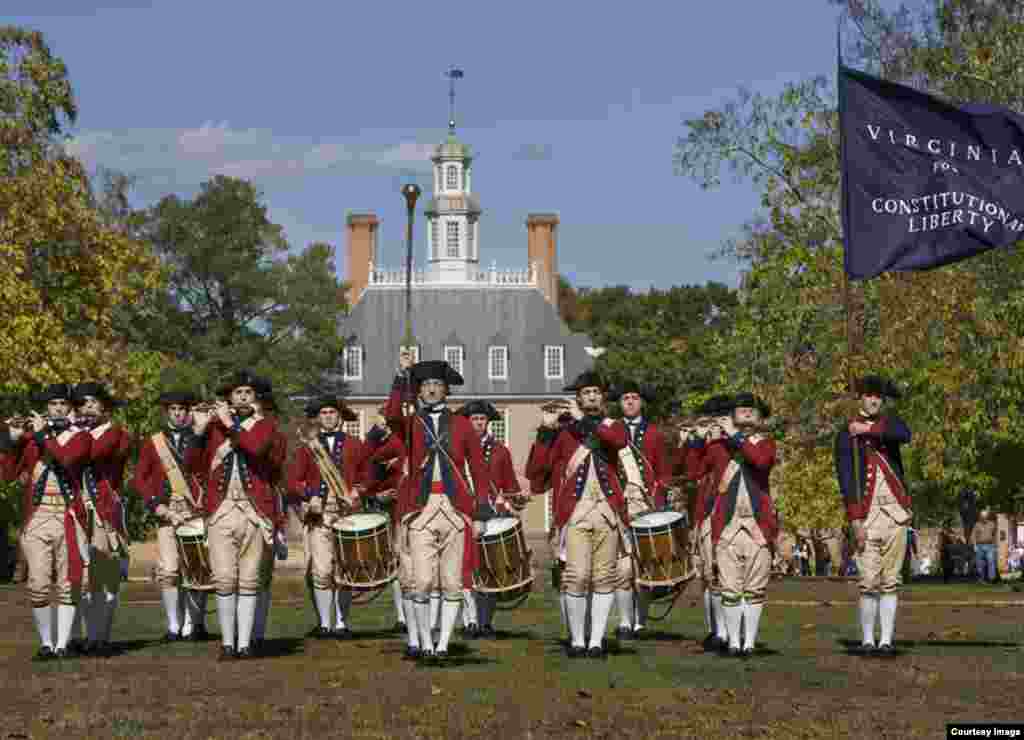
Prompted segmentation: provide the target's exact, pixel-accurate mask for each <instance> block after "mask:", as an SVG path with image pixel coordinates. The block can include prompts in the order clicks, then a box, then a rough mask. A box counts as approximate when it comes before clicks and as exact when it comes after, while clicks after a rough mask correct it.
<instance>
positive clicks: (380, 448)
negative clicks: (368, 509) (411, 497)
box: [359, 434, 406, 508]
mask: <svg viewBox="0 0 1024 740" xmlns="http://www.w3.org/2000/svg"><path fill="white" fill-rule="evenodd" d="M405 458H406V454H405V445H404V444H403V443H402V438H401V437H399V436H398V435H397V434H389V435H388V437H387V439H383V440H374V439H369V438H367V440H366V441H365V442H363V461H362V464H361V466H360V471H359V478H360V480H362V482H363V487H364V488H363V490H364V495H366V496H376V495H377V494H379V493H385V492H387V491H395V492H397V491H398V488H399V485H400V484H401V482H402V477H403V475H404V471H403V466H404V465H405ZM378 466H384V467H383V468H380V467H378ZM392 508H394V507H392Z"/></svg>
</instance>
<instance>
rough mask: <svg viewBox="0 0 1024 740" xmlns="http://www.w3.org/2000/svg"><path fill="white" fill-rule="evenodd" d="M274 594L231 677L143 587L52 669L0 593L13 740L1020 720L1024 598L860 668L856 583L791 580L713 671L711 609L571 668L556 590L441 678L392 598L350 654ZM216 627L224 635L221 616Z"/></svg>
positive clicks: (896, 729) (924, 630)
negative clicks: (754, 633)
mask: <svg viewBox="0 0 1024 740" xmlns="http://www.w3.org/2000/svg"><path fill="white" fill-rule="evenodd" d="M274 589H275V605H274V607H273V609H272V611H271V617H270V628H269V630H268V638H269V640H270V644H269V646H270V648H271V651H272V652H273V655H272V656H269V657H265V658H261V659H258V660H252V661H235V662H230V663H218V662H216V660H215V656H216V653H217V645H218V642H217V640H216V639H215V640H214V641H212V642H209V643H205V644H195V643H180V644H173V645H161V644H158V643H157V642H156V640H158V639H159V637H160V636H161V635H162V633H163V625H164V622H163V614H162V609H161V607H160V606H159V604H158V603H157V599H158V592H157V590H156V588H155V587H153V586H152V585H149V584H134V583H133V584H129V586H128V587H127V589H126V592H125V594H124V597H123V598H124V602H125V603H124V604H123V605H122V607H121V609H120V611H119V613H118V620H117V623H116V625H115V638H116V639H117V640H118V641H119V643H120V647H121V648H122V650H123V652H122V654H120V655H118V656H116V657H114V658H112V659H110V660H96V659H82V660H72V661H66V662H64V663H59V664H57V663H48V664H42V665H40V664H34V663H31V662H30V660H29V659H30V658H31V655H32V653H33V652H34V651H35V649H36V644H35V642H36V641H35V636H34V630H33V627H32V623H31V618H30V614H29V610H28V608H27V606H26V605H25V604H24V597H23V593H22V592H20V591H17V590H14V589H13V588H11V587H3V588H0V616H2V618H3V620H4V624H5V627H6V629H5V630H4V631H3V633H2V634H0V659H2V660H3V663H4V672H3V674H2V675H3V683H2V685H0V689H2V691H3V695H4V697H5V705H6V711H4V712H3V713H0V737H12V736H13V737H18V736H22V737H25V736H31V737H48V736H52V737H58V736H59V737H69V736H95V737H110V736H121V737H129V736H132V737H143V736H151V737H170V736H173V737H313V736H323V735H324V734H326V735H328V736H332V737H438V738H442V737H445V738H450V737H489V738H493V739H497V738H505V737H531V738H546V737H565V736H580V737H605V736H607V737H616V738H619V737H658V736H663V737H688V736H693V737H708V736H713V737H719V736H722V735H723V733H726V734H728V735H735V734H741V735H748V736H762V737H779V738H788V737H852V736H855V735H857V736H860V735H870V736H874V737H915V736H918V737H939V736H940V735H939V733H940V732H941V733H943V736H944V731H945V724H946V723H947V722H951V721H956V720H960V721H964V720H975V721H1013V720H1015V719H1018V718H1019V717H1020V716H1021V714H1022V713H1021V711H1020V709H1019V706H1020V702H1019V701H1018V699H1017V697H1018V695H1019V691H1020V688H1019V687H1021V686H1022V685H1024V684H1022V683H1021V681H1022V678H1024V670H1022V669H1024V662H1022V656H1024V654H1022V651H1021V647H1020V646H1021V645H1022V643H1024V619H1022V618H1024V594H1022V593H1019V592H1015V591H1013V590H1012V588H1011V587H1010V586H980V585H974V584H949V585H944V584H941V583H928V584H915V585H913V586H912V587H911V588H909V589H908V591H907V593H906V594H905V598H904V600H903V606H902V607H901V609H900V612H899V614H898V617H897V629H896V638H897V648H898V649H899V650H900V651H901V655H899V656H898V657H896V658H892V659H877V658H873V659H872V658H869V659H864V658H857V657H851V656H849V655H848V654H847V647H848V645H849V644H850V642H851V641H856V640H858V639H859V628H858V626H857V624H856V614H855V606H854V605H853V601H854V600H855V599H856V596H857V594H856V590H855V585H853V584H850V583H846V582H836V581H819V580H814V579H808V580H801V579H794V580H784V581H775V582H773V583H772V586H771V588H770V591H769V603H768V606H767V607H766V609H765V612H764V617H763V618H762V622H761V634H760V636H759V644H760V647H761V651H760V652H759V654H758V655H757V656H755V657H754V658H752V659H750V660H746V661H743V660H735V659H728V658H722V657H718V656H716V655H708V654H705V653H703V651H702V650H701V648H700V645H699V642H700V640H701V639H702V638H703V637H704V624H703V615H702V613H701V612H700V610H699V608H698V607H697V602H696V593H695V592H690V593H687V594H686V595H684V597H683V598H682V599H680V600H679V602H678V603H677V604H676V607H675V609H674V610H673V611H672V613H671V615H670V616H669V618H668V619H667V620H665V621H663V622H659V623H653V624H652V625H651V627H652V633H653V634H652V635H651V637H652V639H649V640H645V641H640V642H629V643H626V644H624V645H621V646H620V645H618V644H617V643H616V642H615V641H614V640H611V641H610V643H609V644H610V645H611V647H612V648H613V654H612V655H610V656H609V657H608V658H607V659H606V660H603V661H594V660H587V659H583V660H577V659H573V660H570V659H568V658H566V657H565V654H564V648H563V645H562V643H561V637H562V628H561V624H560V618H559V612H558V608H557V602H556V601H555V595H554V594H553V593H551V592H549V591H542V592H538V593H534V594H533V595H532V596H531V597H530V599H529V601H528V602H527V603H526V604H525V605H523V606H522V607H521V608H519V609H517V610H515V611H512V612H502V613H499V614H498V615H497V617H496V619H495V627H496V628H497V629H498V631H499V636H500V637H501V638H502V639H499V640H496V641H486V642H481V641H473V642H465V643H463V642H460V641H458V640H456V642H455V644H454V645H453V649H452V654H453V659H452V660H451V661H450V665H446V666H444V667H440V668H438V667H428V666H422V665H418V664H414V663H409V662H407V661H403V660H402V648H403V646H404V641H403V639H402V638H401V636H398V635H392V634H390V633H389V632H388V630H389V628H390V627H391V625H392V624H393V622H394V614H393V611H392V607H391V600H390V595H389V594H385V595H384V596H382V597H381V598H380V599H378V600H377V601H376V602H374V603H373V604H371V605H369V606H365V607H360V608H358V609H357V610H355V612H354V615H353V619H352V628H353V629H354V630H355V631H356V633H357V634H356V639H354V640H352V641H347V642H335V641H313V640H306V639H304V635H305V633H306V632H307V631H308V629H309V628H310V627H311V626H312V624H313V616H312V610H311V608H310V607H309V605H308V604H307V603H306V601H305V599H304V593H303V584H302V583H301V581H299V580H297V579H288V578H279V579H278V580H277V581H276V582H275V586H274ZM772 599H775V601H776V602H784V603H799V604H811V605H801V606H789V605H784V604H783V603H775V604H773V603H772ZM843 602H849V603H843ZM949 602H956V603H957V604H958V605H953V606H950V605H945V604H947V603H949ZM987 602H991V603H996V602H1000V603H1005V602H1015V603H1014V605H1011V606H986V605H984V604H985V603H987ZM934 604H943V605H939V606H936V605H934ZM211 605H212V602H211ZM654 611H655V613H657V612H658V611H660V610H659V609H658V607H657V606H656V607H655V609H654ZM615 624H617V618H616V617H615V616H614V615H613V618H612V623H611V624H610V627H614V626H615ZM208 625H209V627H210V629H211V631H212V632H214V633H216V632H219V629H218V627H217V619H216V612H215V610H213V609H212V607H211V613H210V615H209V617H208ZM40 707H45V709H44V710H40Z"/></svg>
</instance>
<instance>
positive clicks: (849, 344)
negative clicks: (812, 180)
mask: <svg viewBox="0 0 1024 740" xmlns="http://www.w3.org/2000/svg"><path fill="white" fill-rule="evenodd" d="M842 34H843V16H842V14H841V13H840V14H839V17H838V18H836V91H837V93H838V96H839V168H840V173H839V182H840V188H841V190H842V193H841V197H842V198H844V199H845V198H846V197H847V182H846V172H845V170H844V168H843V165H844V157H843V153H844V151H845V150H844V145H845V142H846V139H845V137H844V136H843V112H844V103H845V100H844V98H845V96H844V95H843V82H842V66H843V36H842ZM843 210H845V209H843V207H842V203H840V219H839V221H840V226H839V231H840V235H841V236H840V243H841V244H842V246H843V315H844V316H845V318H846V382H847V389H848V390H849V391H852V390H853V355H854V347H853V331H852V327H853V311H852V310H851V308H850V303H851V300H850V277H849V274H848V271H847V260H846V243H845V241H844V240H843V237H844V236H846V234H845V230H844V228H843V227H844V225H845V224H843V223H842V221H843V219H842V217H841V216H842V211H843Z"/></svg>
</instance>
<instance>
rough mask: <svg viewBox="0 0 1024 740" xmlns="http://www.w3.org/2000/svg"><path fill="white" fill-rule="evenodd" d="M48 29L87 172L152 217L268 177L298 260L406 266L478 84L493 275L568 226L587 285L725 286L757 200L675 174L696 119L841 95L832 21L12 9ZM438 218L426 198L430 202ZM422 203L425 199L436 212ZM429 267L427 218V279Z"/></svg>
mask: <svg viewBox="0 0 1024 740" xmlns="http://www.w3.org/2000/svg"><path fill="white" fill-rule="evenodd" d="M4 9H5V11H6V12H5V22H10V23H14V24H16V25H26V26H30V27H33V28H36V29H39V30H41V31H42V32H43V33H44V34H45V36H46V38H47V40H48V42H49V43H50V46H51V48H52V49H53V50H54V52H55V53H56V54H57V55H58V56H60V57H62V58H63V59H64V61H65V62H66V63H67V65H68V68H69V71H70V75H71V80H72V83H73V85H74V89H75V92H76V96H77V100H78V103H79V108H80V116H79V119H78V123H77V125H76V127H75V130H74V133H75V137H76V138H75V141H74V144H73V148H74V151H76V152H77V153H78V154H79V155H80V156H82V157H83V158H84V159H85V160H86V161H87V162H88V163H89V164H90V165H96V164H103V165H106V166H109V167H113V168H116V169H120V170H123V171H126V172H129V173H134V174H135V175H137V176H138V178H139V187H138V189H137V193H136V196H137V197H136V201H137V205H142V204H147V203H151V202H154V201H155V200H157V199H158V198H160V197H161V196H162V195H165V194H167V193H171V192H173V193H178V194H180V195H182V196H186V197H188V196H191V195H192V194H194V193H195V192H196V190H197V189H198V186H199V183H201V182H203V181H204V180H206V179H208V178H210V177H212V176H213V175H215V174H217V173H223V174H232V175H236V176H241V177H247V178H249V179H252V180H254V181H255V182H256V183H257V184H258V185H259V186H260V187H261V188H262V190H263V192H264V194H265V200H266V202H267V204H268V206H269V211H270V216H271V218H272V219H273V220H274V221H276V222H277V223H280V224H282V225H283V226H284V227H285V230H286V235H287V237H288V239H289V241H290V242H291V244H292V245H293V246H294V247H296V248H299V247H303V246H305V245H306V244H307V243H309V242H311V241H314V240H323V241H328V242H331V243H333V244H335V245H336V246H337V247H338V248H339V250H338V251H339V255H340V265H339V269H340V271H341V274H342V275H344V274H345V270H346V266H345V264H344V244H345V238H344V228H345V216H346V214H347V213H348V212H350V211H352V212H366V211H372V212H374V213H376V214H377V216H378V218H379V219H381V227H380V228H381V232H380V244H381V248H382V261H383V262H384V263H386V264H387V265H389V266H395V267H397V266H399V264H400V260H401V259H402V254H403V253H404V246H403V240H404V236H405V206H404V201H403V200H402V197H401V195H400V193H399V192H398V189H399V187H400V185H401V183H402V177H403V172H408V171H419V172H424V173H426V172H429V168H430V163H429V160H428V157H429V153H430V150H431V149H432V147H433V146H434V145H435V144H436V143H437V142H439V141H441V140H442V139H443V138H444V136H445V134H446V126H447V118H448V95H447V93H448V88H447V80H446V78H445V76H444V73H445V71H446V70H447V69H448V68H449V67H450V66H451V65H456V66H458V67H460V68H462V69H463V70H465V75H466V76H465V79H463V80H461V81H460V82H459V88H458V100H457V109H458V110H457V118H458V120H459V127H458V133H459V136H460V138H462V140H463V141H465V142H466V143H468V144H469V145H470V146H472V147H473V148H474V150H475V152H476V153H477V155H478V156H477V159H476V161H475V165H474V172H473V189H474V191H475V192H476V194H477V195H478V196H479V198H480V201H481V205H482V207H483V209H484V214H483V216H482V219H481V230H480V256H481V262H482V263H483V264H484V265H485V266H486V265H490V263H491V262H492V261H496V262H497V263H498V266H499V267H523V266H525V263H526V227H525V221H526V217H527V215H528V214H529V213H532V212H538V211H540V212H552V211H553V212H556V213H558V214H559V217H560V219H561V226H560V229H559V244H558V251H559V267H560V271H561V272H562V273H563V274H565V275H567V276H568V277H569V278H570V279H571V280H572V281H573V282H574V283H575V284H577V285H585V286H600V285H616V284H628V285H630V286H632V287H633V288H635V289H638V290H642V289H646V288H648V287H651V286H654V287H658V288H666V287H669V286H671V285H678V284H694V283H704V282H706V281H708V280H718V281H722V282H726V283H727V284H730V285H736V284H737V275H736V272H735V267H734V266H733V265H732V264H730V263H727V262H724V261H721V260H711V259H710V256H709V255H710V253H711V252H712V251H713V250H715V249H716V248H717V247H718V246H719V245H720V244H721V243H722V242H723V241H724V240H725V239H727V238H728V237H729V236H731V235H733V234H735V233H736V232H737V230H738V228H739V226H740V225H741V224H742V223H743V222H744V221H746V220H748V219H749V218H750V217H751V216H752V215H753V214H754V212H755V210H756V208H757V197H756V194H755V192H754V191H753V189H752V188H751V187H749V186H748V185H745V184H738V185H734V184H728V185H726V186H724V187H722V188H721V189H719V190H717V191H713V192H702V191H701V190H700V188H699V187H698V186H697V185H696V184H695V183H693V182H691V181H689V180H687V179H685V178H682V177H677V176H675V175H674V174H673V171H672V152H673V146H674V143H675V140H676V137H677V136H678V135H680V134H682V133H683V127H682V124H681V121H682V119H683V118H688V117H696V116H699V115H700V114H701V113H702V112H703V111H704V110H706V109H707V108H710V107H714V106H718V105H721V104H722V103H723V102H724V101H726V100H728V99H729V98H731V97H732V96H734V94H735V90H736V88H737V86H739V85H746V86H748V87H750V88H752V89H754V90H758V91H761V92H764V93H769V94H770V93H774V92H777V91H778V90H780V89H781V87H782V85H783V84H784V83H785V82H787V81H791V80H798V79H801V78H804V77H808V76H813V75H816V74H832V73H833V71H834V65H835V19H836V14H837V11H836V10H835V9H834V8H833V7H830V6H829V5H828V4H827V3H826V1H825V0H786V2H781V3H775V2H764V0H718V2H685V3H683V2H678V3H664V2H634V3H630V4H625V3H606V4H601V3H597V4H594V3H590V4H586V5H583V4H582V3H553V2H545V3H540V2H534V1H533V0H521V1H520V2H518V3H501V4H499V3H490V2H485V3H465V4H459V3H456V4H454V5H437V4H426V3H408V2H389V3H321V2H308V1H305V0H293V1H292V2H289V3H252V2H245V3H243V2H238V1H236V0H219V1H217V2H212V1H210V0H207V2H197V1H194V0H176V1H175V2H165V1H163V0H152V2H144V1H138V2H133V1H132V0H99V2H89V1H88V0H5V2H4ZM424 200H425V199H424ZM421 202H422V201H421ZM424 254H425V239H424V234H423V220H422V217H419V218H418V219H417V247H416V259H417V260H418V261H419V260H420V258H421V257H422V256H423V255H424Z"/></svg>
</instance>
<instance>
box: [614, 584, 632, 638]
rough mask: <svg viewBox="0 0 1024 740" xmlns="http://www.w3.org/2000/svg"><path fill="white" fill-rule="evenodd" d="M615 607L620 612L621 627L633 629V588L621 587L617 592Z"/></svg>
mask: <svg viewBox="0 0 1024 740" xmlns="http://www.w3.org/2000/svg"><path fill="white" fill-rule="evenodd" d="M615 608H616V609H618V612H619V627H622V628H625V629H627V630H629V629H633V590H632V589H622V588H620V589H619V590H618V591H616V592H615Z"/></svg>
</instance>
